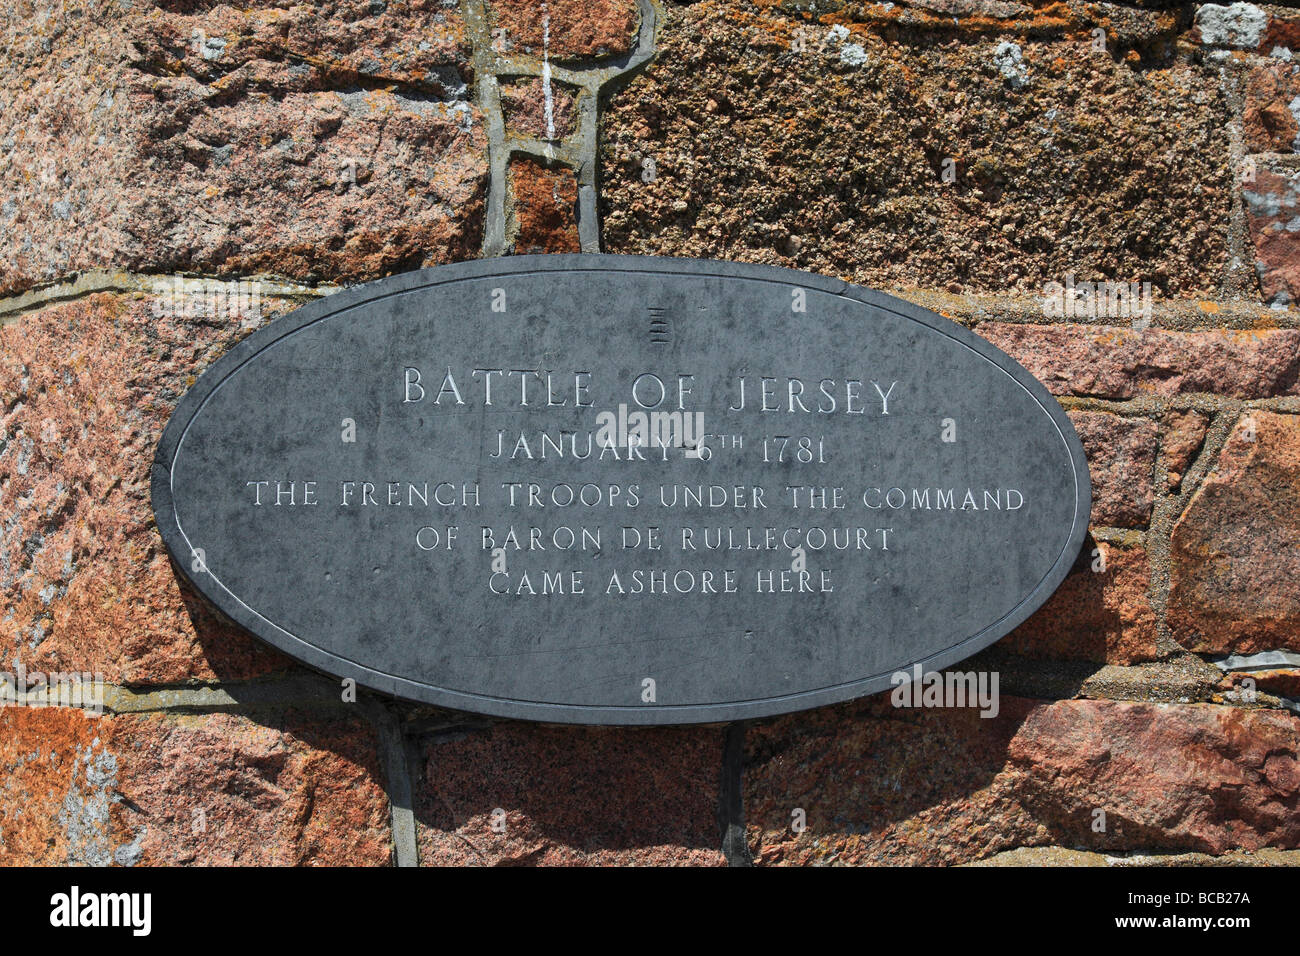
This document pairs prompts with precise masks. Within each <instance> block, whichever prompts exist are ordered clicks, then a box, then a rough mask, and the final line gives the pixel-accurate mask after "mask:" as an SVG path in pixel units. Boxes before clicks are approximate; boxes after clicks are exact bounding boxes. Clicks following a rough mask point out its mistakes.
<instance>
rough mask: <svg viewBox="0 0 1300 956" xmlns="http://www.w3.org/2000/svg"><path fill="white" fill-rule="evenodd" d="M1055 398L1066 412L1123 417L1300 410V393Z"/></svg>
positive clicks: (1189, 393)
mask: <svg viewBox="0 0 1300 956" xmlns="http://www.w3.org/2000/svg"><path fill="white" fill-rule="evenodd" d="M1055 398H1056V401H1057V403H1058V404H1059V405H1060V406H1061V407H1062V408H1064V409H1065V410H1066V411H1067V412H1076V411H1077V412H1108V413H1110V414H1112V415H1118V416H1120V417H1121V418H1152V417H1159V416H1162V415H1164V414H1165V413H1166V412H1171V411H1176V412H1186V411H1198V412H1204V413H1206V414H1207V415H1215V414H1218V413H1219V412H1231V411H1236V412H1238V413H1241V412H1245V411H1248V410H1252V409H1253V410H1257V411H1265V412H1277V413H1280V414H1295V413H1298V412H1300V396H1296V395H1281V396H1275V397H1273V398H1236V397H1233V396H1231V395H1216V394H1214V393H1213V392H1188V393H1186V394H1183V395H1172V396H1168V397H1160V398H1156V397H1152V396H1149V395H1142V396H1139V397H1137V398H1130V399H1111V398H1089V397H1081V396H1075V395H1057V396H1055Z"/></svg>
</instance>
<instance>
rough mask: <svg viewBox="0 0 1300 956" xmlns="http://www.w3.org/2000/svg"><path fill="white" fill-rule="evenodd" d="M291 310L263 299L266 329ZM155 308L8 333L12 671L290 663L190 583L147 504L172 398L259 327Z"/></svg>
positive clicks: (196, 670)
mask: <svg viewBox="0 0 1300 956" xmlns="http://www.w3.org/2000/svg"><path fill="white" fill-rule="evenodd" d="M288 305H289V304H288V303H286V302H283V301H275V300H270V299H268V300H264V301H263V302H262V303H261V309H262V310H263V316H262V317H263V319H264V318H266V317H269V316H270V315H272V314H275V313H277V312H282V311H284V310H285V309H286V308H287V307H288ZM158 307H159V303H158V301H157V300H152V301H151V300H150V299H148V298H144V297H141V298H132V297H127V296H115V295H108V294H103V295H94V296H90V297H88V298H85V299H81V300H79V301H77V302H74V303H71V304H68V305H63V306H55V307H52V308H49V309H46V310H45V311H42V312H38V313H34V314H30V315H26V316H24V317H22V318H20V319H18V320H16V321H14V322H12V323H10V324H8V325H5V326H2V327H0V603H3V605H4V610H3V612H0V653H2V654H3V657H4V659H5V661H6V662H10V663H12V662H13V661H15V660H21V661H22V662H23V664H24V666H25V667H27V668H28V669H29V670H37V669H43V670H55V671H66V670H76V671H90V672H98V673H102V674H103V675H104V677H105V679H107V680H109V681H111V682H127V683H175V682H180V681H185V680H192V679H203V680H211V679H214V678H220V679H226V680H230V679H238V678H242V677H251V676H254V675H257V674H263V673H266V672H268V671H270V670H273V669H277V668H285V667H288V666H290V665H289V662H288V661H287V659H286V658H284V657H282V656H280V655H279V654H278V653H276V652H273V651H271V650H270V649H269V648H266V647H265V646H264V645H262V644H261V643H259V642H257V641H255V640H254V639H252V638H250V637H248V636H246V635H244V634H243V633H242V632H240V631H238V630H237V629H235V628H233V627H230V626H227V625H225V624H223V623H220V622H218V621H216V620H214V619H213V617H212V615H211V614H210V613H209V612H208V610H207V609H206V606H205V605H203V604H202V603H200V602H199V601H198V599H197V598H195V597H194V596H193V595H192V594H190V593H189V592H188V590H183V589H182V588H181V587H180V585H179V584H178V581H177V576H176V575H175V574H174V573H173V571H172V568H171V564H170V561H169V559H168V557H167V554H166V551H165V550H164V549H163V545H162V541H161V539H160V538H159V537H158V533H157V531H156V529H155V527H154V521H153V513H152V511H151V510H150V504H149V469H150V466H151V464H152V462H153V456H154V448H155V446H156V445H157V442H158V438H159V436H160V435H161V434H162V427H163V425H164V424H165V423H166V419H167V416H168V415H169V414H170V413H171V410H172V408H174V407H175V403H176V401H177V400H178V399H179V398H180V396H181V394H182V393H183V392H184V391H185V390H186V388H188V387H189V386H190V385H191V384H193V382H194V380H195V378H196V377H197V375H198V374H199V373H200V372H201V371H202V370H203V369H204V368H205V367H206V366H207V365H208V364H210V363H211V362H212V361H214V360H215V359H216V358H217V357H218V356H220V355H221V354H222V353H224V352H225V351H226V350H227V349H228V348H230V346H231V345H233V344H234V343H235V342H236V341H238V340H239V339H240V338H241V337H242V336H243V335H245V334H247V331H248V329H249V327H251V326H255V325H256V324H258V323H259V322H260V321H261V319H257V318H255V317H243V318H241V317H238V316H236V317H234V318H228V319H226V320H224V321H221V320H216V319H214V318H212V317H209V316H204V315H195V316H189V317H186V316H183V315H172V316H164V317H159V316H155V315H154V314H153V310H154V309H156V308H158ZM169 308H170V307H169Z"/></svg>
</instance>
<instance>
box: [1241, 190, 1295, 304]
mask: <svg viewBox="0 0 1300 956" xmlns="http://www.w3.org/2000/svg"><path fill="white" fill-rule="evenodd" d="M1254 179H1255V181H1254V182H1253V183H1243V184H1242V187H1241V195H1242V198H1243V199H1244V200H1245V205H1246V219H1247V222H1248V223H1249V225H1250V238H1251V242H1252V243H1253V244H1254V248H1255V274H1256V275H1257V276H1258V277H1259V288H1260V292H1261V293H1262V294H1263V297H1264V301H1265V302H1267V303H1269V304H1270V305H1273V306H1276V307H1283V306H1288V305H1290V304H1291V303H1293V302H1295V301H1296V298H1297V296H1298V295H1300V239H1297V230H1300V172H1296V171H1293V170H1277V171H1275V170H1272V169H1267V168H1264V167H1259V168H1257V169H1256V170H1255V174H1254Z"/></svg>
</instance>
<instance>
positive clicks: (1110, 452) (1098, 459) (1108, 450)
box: [1070, 412, 1157, 528]
mask: <svg viewBox="0 0 1300 956" xmlns="http://www.w3.org/2000/svg"><path fill="white" fill-rule="evenodd" d="M1070 420H1071V421H1072V422H1074V427H1075V430H1076V431H1077V432H1078V433H1079V440H1080V441H1082V442H1083V451H1084V454H1086V455H1087V456H1088V470H1089V472H1090V474H1091V476H1092V524H1094V525H1113V526H1117V527H1121V528H1133V527H1140V526H1142V525H1145V524H1147V522H1149V521H1150V520H1151V507H1152V502H1153V498H1152V482H1153V475H1154V472H1155V466H1156V433H1157V426H1156V423H1155V422H1153V421H1150V420H1149V419H1145V418H1122V417H1120V416H1119V415H1111V414H1108V413H1106V412H1070Z"/></svg>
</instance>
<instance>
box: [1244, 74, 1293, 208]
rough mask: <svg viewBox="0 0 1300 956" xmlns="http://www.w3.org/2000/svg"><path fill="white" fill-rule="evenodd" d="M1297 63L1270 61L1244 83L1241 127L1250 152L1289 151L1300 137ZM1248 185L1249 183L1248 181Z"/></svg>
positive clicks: (1291, 150)
mask: <svg viewBox="0 0 1300 956" xmlns="http://www.w3.org/2000/svg"><path fill="white" fill-rule="evenodd" d="M1297 95H1300V67H1297V66H1294V65H1293V64H1291V63H1270V64H1269V65H1268V66H1263V67H1260V68H1258V69H1256V70H1255V71H1254V72H1252V73H1251V75H1250V79H1249V80H1248V81H1247V83H1246V109H1245V113H1244V114H1243V123H1242V125H1243V127H1244V132H1245V135H1246V149H1247V151H1248V152H1252V153H1290V152H1293V151H1294V150H1295V147H1296V140H1297V138H1300V119H1297V118H1296V114H1295V113H1293V112H1292V105H1293V104H1294V106H1295V108H1296V109H1297V110H1300V102H1297V100H1296V97H1297ZM1247 188H1250V187H1249V184H1247Z"/></svg>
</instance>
